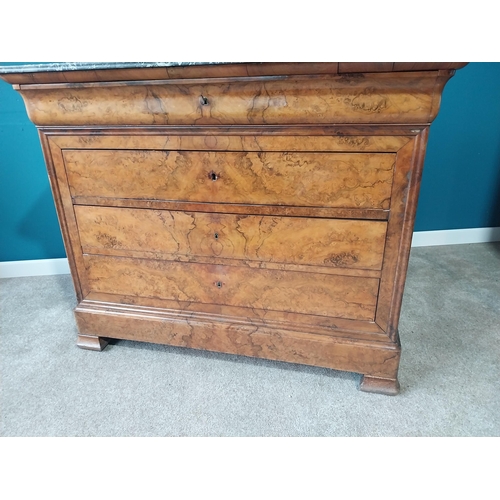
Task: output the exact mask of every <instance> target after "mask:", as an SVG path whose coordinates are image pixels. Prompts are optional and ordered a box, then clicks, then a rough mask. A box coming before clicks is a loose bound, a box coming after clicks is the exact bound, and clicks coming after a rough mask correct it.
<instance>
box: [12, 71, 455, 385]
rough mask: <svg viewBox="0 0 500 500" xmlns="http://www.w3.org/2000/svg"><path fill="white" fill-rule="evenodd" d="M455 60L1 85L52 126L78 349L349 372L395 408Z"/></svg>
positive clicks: (83, 76) (74, 75) (42, 78)
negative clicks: (417, 240) (425, 197)
mask: <svg viewBox="0 0 500 500" xmlns="http://www.w3.org/2000/svg"><path fill="white" fill-rule="evenodd" d="M461 66H463V64H462V63H348V64H347V63H263V64H241V65H240V64H230V65H215V66H193V67H186V68H182V67H177V68H174V67H172V68H150V69H123V70H118V69H117V70H105V71H103V72H101V73H100V72H99V70H96V71H94V72H92V71H89V72H62V73H60V74H55V73H54V72H52V73H45V74H41V73H40V74H34V73H33V74H22V75H21V74H17V75H16V74H12V75H7V76H6V77H5V76H4V79H6V80H7V81H10V82H11V83H14V84H16V83H17V84H20V85H19V86H18V90H19V91H20V92H21V95H22V96H23V98H24V100H25V103H26V106H27V110H28V113H29V116H30V118H31V119H32V120H33V121H34V122H35V123H36V124H37V125H38V126H39V129H40V137H41V141H42V147H43V151H44V155H45V159H46V163H47V168H48V172H49V176H50V180H51V186H52V191H53V194H54V199H55V203H56V208H57V212H58V216H59V220H60V223H61V229H62V234H63V239H64V242H65V246H66V250H67V254H68V260H69V262H70V267H71V272H72V276H73V280H74V284H75V290H76V294H77V299H78V306H77V307H76V309H75V315H76V320H77V324H78V329H79V337H78V341H77V343H78V345H79V346H80V347H83V348H88V349H94V350H100V349H102V348H103V347H104V346H105V343H106V339H107V338H118V339H130V340H139V341H145V342H156V343H165V344H170V345H177V346H183V347H192V348H197V349H206V350H212V351H218V352H225V353H232V354H240V355H244V356H254V357H260V358H266V359H274V360H281V361H288V362H294V363H303V364H309V365H314V366H322V367H328V368H333V369H339V370H350V371H355V372H358V373H361V374H362V375H363V379H362V381H361V385H360V389H361V390H364V391H367V392H377V393H382V394H390V395H393V394H396V393H397V392H398V390H399V383H398V380H397V373H398V368H399V360H400V353H401V348H400V343H399V334H398V323H399V315H400V310H401V301H402V296H403V289H404V282H405V277H406V269H407V264H408V257H409V249H410V244H411V235H412V229H413V223H414V218H415V211H416V203H417V199H418V190H419V185H420V178H421V174H422V167H423V162H424V156H425V147H426V144H427V137H428V130H429V124H430V122H431V121H432V120H433V119H434V118H435V116H436V114H437V112H438V110H439V103H440V99H441V92H442V90H443V87H444V85H445V83H446V81H447V80H448V79H449V78H450V77H451V76H452V75H453V72H454V70H455V69H457V68H460V67H461ZM58 82H59V83H58Z"/></svg>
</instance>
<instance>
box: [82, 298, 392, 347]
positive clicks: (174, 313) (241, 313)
mask: <svg viewBox="0 0 500 500" xmlns="http://www.w3.org/2000/svg"><path fill="white" fill-rule="evenodd" d="M81 304H86V306H88V307H89V308H91V309H92V308H103V307H109V308H112V309H116V310H122V311H124V312H126V313H127V314H130V315H139V316H140V315H144V314H145V315H154V316H155V317H157V318H165V319H168V320H174V321H175V320H178V321H180V320H182V319H184V320H186V321H190V320H191V319H196V320H197V321H210V322H213V323H217V322H222V323H232V324H246V325H252V326H253V327H255V328H271V329H272V328H277V329H280V330H287V331H294V332H302V333H312V334H315V335H328V336H334V337H337V336H341V337H345V338H351V339H353V338H354V339H358V340H365V341H367V342H382V343H384V344H385V343H387V335H386V333H385V332H384V331H383V330H382V329H381V328H380V327H379V326H378V325H377V324H376V323H374V322H373V321H364V320H355V319H348V318H338V317H335V318H334V317H331V316H315V315H311V314H303V313H293V312H286V311H272V310H270V309H267V310H266V309H251V308H248V307H237V306H228V305H224V304H203V303H201V302H187V301H182V300H170V299H160V298H154V297H139V296H137V295H121V294H116V293H113V294H110V293H102V292H90V293H89V294H88V295H87V296H86V297H85V299H84V301H83V302H81Z"/></svg>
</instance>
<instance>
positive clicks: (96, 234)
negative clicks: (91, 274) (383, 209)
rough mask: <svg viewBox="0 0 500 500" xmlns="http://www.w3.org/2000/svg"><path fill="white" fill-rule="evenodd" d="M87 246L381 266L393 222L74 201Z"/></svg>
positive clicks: (173, 254)
mask: <svg viewBox="0 0 500 500" xmlns="http://www.w3.org/2000/svg"><path fill="white" fill-rule="evenodd" d="M75 213H76V218H77V222H78V228H79V231H80V240H81V243H82V246H83V251H84V253H101V252H100V251H102V250H103V249H114V250H135V251H139V252H140V251H144V249H147V250H148V251H149V252H158V253H161V254H163V255H162V258H165V259H169V260H177V259H178V258H179V256H185V257H189V256H209V257H215V258H219V259H237V260H252V261H261V262H265V263H275V262H278V263H289V264H306V265H316V266H318V265H319V266H327V267H345V268H357V269H381V267H382V257H383V252H384V244H385V232H386V225H387V224H386V223H385V222H377V221H350V220H328V219H306V218H300V217H269V216H264V217H258V216H252V215H231V214H207V213H194V212H177V211H166V210H137V209H136V210H133V209H121V208H110V207H86V206H77V207H75Z"/></svg>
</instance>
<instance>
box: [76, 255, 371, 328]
mask: <svg viewBox="0 0 500 500" xmlns="http://www.w3.org/2000/svg"><path fill="white" fill-rule="evenodd" d="M84 258H85V266H86V269H87V274H88V280H89V285H90V289H91V290H92V291H95V292H103V293H117V294H122V295H138V296H140V297H158V298H165V299H173V300H180V301H188V302H201V303H206V304H226V305H231V306H236V307H250V308H256V309H264V310H267V309H269V310H277V311H288V312H295V313H304V314H316V315H321V316H332V317H337V316H338V317H340V318H350V319H360V320H366V321H371V320H373V318H374V314H375V305H376V302H377V294H378V285H379V280H378V279H375V278H357V277H351V276H331V275H328V274H318V273H302V272H291V271H275V270H268V269H249V268H246V267H236V266H214V265H212V266H211V265H205V264H191V263H182V262H175V261H157V260H141V259H130V258H121V257H108V256H96V255H85V256H84Z"/></svg>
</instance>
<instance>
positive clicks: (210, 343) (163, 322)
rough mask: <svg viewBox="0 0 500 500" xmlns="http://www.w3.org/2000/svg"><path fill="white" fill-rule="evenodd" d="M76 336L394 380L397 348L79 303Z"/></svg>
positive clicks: (397, 355)
mask: <svg viewBox="0 0 500 500" xmlns="http://www.w3.org/2000/svg"><path fill="white" fill-rule="evenodd" d="M75 316H76V320H77V324H78V330H79V331H80V332H82V333H88V334H89V335H94V334H95V333H94V332H107V335H108V336H109V337H110V338H119V339H130V340H140V341H143V342H154V343H160V344H169V345H175V346H181V347H190V348H194V349H203V350H208V351H217V352H225V353H230V354H239V355H243V356H251V357H256V358H265V359H273V360H281V361H288V362H291V363H301V364H307V365H313V366H322V367H325V368H334V369H336V370H347V371H354V372H358V373H366V374H367V375H370V376H373V377H380V378H387V379H396V378H397V373H398V366H399V359H400V354H401V348H400V346H399V344H386V343H383V342H368V341H366V340H362V341H355V340H351V339H346V338H336V337H335V336H333V335H332V336H326V335H314V334H310V333H302V332H300V331H295V332H293V331H292V332H291V331H286V330H281V329H279V328H267V327H265V326H262V325H261V326H256V325H253V324H248V323H247V324H245V323H234V322H221V321H211V320H209V319H202V318H198V317H197V316H195V315H193V317H191V318H189V319H188V320H187V321H186V320H185V319H183V318H182V319H180V318H175V317H170V318H166V317H165V316H163V315H162V314H161V311H157V313H156V312H155V311H150V312H146V311H143V312H141V313H140V314H139V313H134V312H131V311H127V310H126V308H124V307H113V305H110V304H106V305H102V306H101V307H99V306H98V305H95V304H89V305H88V304H86V303H85V301H84V302H83V303H82V304H80V305H79V306H78V307H77V308H76V310H75Z"/></svg>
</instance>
